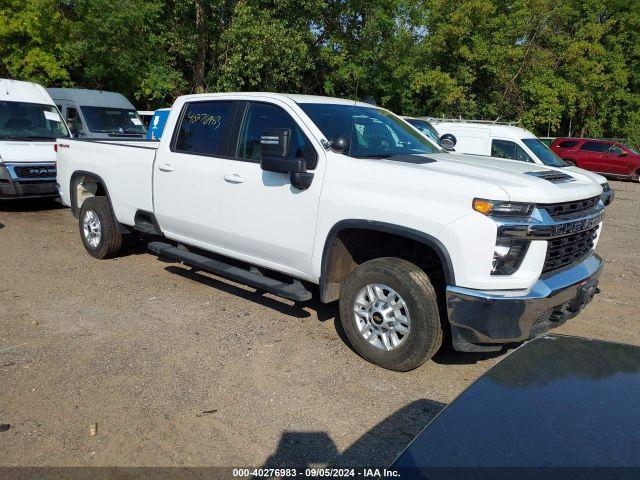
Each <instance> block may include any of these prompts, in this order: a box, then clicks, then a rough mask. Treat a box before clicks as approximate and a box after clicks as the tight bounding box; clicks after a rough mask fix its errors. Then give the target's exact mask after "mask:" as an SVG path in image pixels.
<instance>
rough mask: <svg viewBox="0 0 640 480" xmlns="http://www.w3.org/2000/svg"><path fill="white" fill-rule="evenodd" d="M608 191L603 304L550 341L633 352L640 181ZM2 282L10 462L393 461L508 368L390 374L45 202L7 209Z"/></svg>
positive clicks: (319, 321) (4, 438) (325, 310)
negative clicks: (90, 241) (453, 405)
mask: <svg viewBox="0 0 640 480" xmlns="http://www.w3.org/2000/svg"><path fill="white" fill-rule="evenodd" d="M612 186H613V187H614V189H615V190H616V199H615V202H614V203H613V205H612V206H611V207H610V208H609V210H608V213H607V218H606V220H605V229H604V233H603V235H602V238H601V241H600V244H599V246H598V252H599V253H600V255H601V256H603V257H604V258H605V259H606V269H605V272H604V274H603V277H602V279H601V283H600V287H601V289H602V294H601V295H599V296H597V297H596V299H595V300H594V302H593V303H592V304H591V305H590V306H589V308H588V309H587V310H586V311H585V312H584V313H583V314H582V315H580V316H579V317H577V318H575V319H573V320H571V321H569V322H568V323H567V324H565V325H564V326H562V327H561V328H559V329H557V330H556V332H558V333H564V334H572V335H581V336H586V337H593V338H601V339H607V340H616V341H622V342H626V343H634V344H637V345H640V327H639V324H638V320H639V314H638V312H639V307H640V301H639V300H638V293H637V292H638V289H639V287H640V272H639V269H638V266H639V261H638V251H639V247H640V236H639V235H638V233H640V216H639V215H638V212H637V205H638V204H639V203H640V185H638V184H633V183H630V182H612ZM0 279H2V280H1V283H0V379H1V382H2V385H1V387H0V423H10V424H11V428H10V430H8V431H6V432H2V433H0V465H5V466H8V465H11V466H14V465H15V466H19V465H29V466H45V465H46V466H66V465H77V466H93V465H108V466H114V465H118V466H129V465H138V466H152V465H153V466H197V465H202V466H204V465H218V466H235V467H237V466H242V467H249V466H251V467H259V466H264V465H268V466H305V465H327V464H333V465H368V466H375V465H382V466H384V465H387V464H388V463H390V462H391V461H392V460H393V458H394V457H395V456H396V455H397V454H398V453H399V452H400V450H402V448H403V447H404V446H405V445H406V444H407V443H408V442H409V440H410V439H411V438H412V436H413V435H414V434H416V433H417V432H418V431H419V430H421V429H422V427H423V426H424V425H425V424H426V423H427V422H428V421H429V420H430V419H431V418H433V416H434V415H436V414H437V413H438V411H440V410H441V409H442V408H443V407H444V406H445V405H446V404H447V403H448V402H450V401H451V400H452V399H453V398H455V396H456V395H457V394H459V393H460V392H461V391H462V390H463V389H464V388H465V387H466V386H467V385H469V384H470V383H471V382H472V381H473V380H474V379H476V378H477V377H478V376H479V375H481V374H482V373H484V372H485V371H486V370H487V369H488V368H490V367H491V366H492V365H494V364H495V363H496V362H498V361H499V360H500V358H501V356H502V355H501V354H484V355H481V354H458V353H455V352H452V351H451V350H449V349H445V350H444V351H442V352H440V353H439V354H438V355H437V356H436V358H435V359H434V360H432V361H430V362H428V363H426V364H425V365H424V366H422V367H421V368H418V369H416V370H414V371H412V372H408V373H395V372H390V371H386V370H383V369H381V368H378V367H376V366H373V365H371V364H369V363H367V362H365V361H364V360H362V359H360V358H359V357H358V356H357V355H356V354H355V353H354V352H353V351H352V350H351V349H350V348H349V347H348V346H347V345H346V344H345V342H344V341H343V339H342V338H341V337H340V335H339V334H338V331H337V330H336V324H335V315H336V307H335V306H334V305H328V306H327V305H322V304H320V303H319V302H316V301H311V302H309V303H308V304H304V305H301V306H299V305H293V304H292V303H290V302H286V301H282V300H280V299H278V298H277V297H272V296H270V295H259V294H256V293H254V291H253V290H252V289H248V288H244V287H240V286H237V285H235V284H232V283H230V282H227V281H225V280H222V279H220V278H217V277H214V276H207V275H205V274H193V273H191V272H190V271H189V270H188V269H186V268H185V267H183V266H180V265H179V264H176V263H166V262H163V261H160V260H158V259H157V258H156V257H154V256H153V255H150V254H147V253H146V252H145V250H144V248H133V249H132V251H131V252H130V254H129V255H127V256H124V257H121V258H118V259H114V260H106V261H97V260H94V259H93V258H91V257H90V256H89V255H87V254H86V253H85V252H84V249H83V247H82V244H81V242H80V238H79V235H78V232H77V224H76V221H75V220H74V219H73V217H72V216H71V214H70V212H69V211H68V210H66V209H62V208H59V207H56V206H55V205H54V204H51V203H49V202H45V203H43V202H39V203H35V204H4V205H1V206H0ZM93 424H97V434H96V435H91V427H92V425H93Z"/></svg>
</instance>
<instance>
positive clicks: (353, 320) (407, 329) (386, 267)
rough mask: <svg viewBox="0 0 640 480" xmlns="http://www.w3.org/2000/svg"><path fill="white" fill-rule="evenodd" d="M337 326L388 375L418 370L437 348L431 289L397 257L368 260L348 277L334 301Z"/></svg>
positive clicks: (417, 271) (414, 269)
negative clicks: (338, 316)
mask: <svg viewBox="0 0 640 480" xmlns="http://www.w3.org/2000/svg"><path fill="white" fill-rule="evenodd" d="M340 322H341V325H342V327H343V329H344V331H345V333H346V335H347V337H348V339H349V341H350V342H351V345H352V346H353V348H354V349H355V350H356V352H358V353H359V354H360V355H361V356H362V357H364V358H365V359H366V360H368V361H370V362H372V363H375V364H376V365H379V366H381V367H384V368H388V369H390V370H397V371H407V370H412V369H414V368H416V367H419V366H420V365H422V364H423V363H424V362H425V361H426V360H428V359H430V358H431V357H432V356H433V355H434V354H435V353H436V352H437V351H438V349H439V348H440V345H441V344H442V325H441V320H440V313H439V310H438V300H437V295H436V292H435V290H434V288H433V285H432V284H431V281H430V280H429V277H428V276H427V274H426V273H425V272H424V271H423V270H422V269H420V268H419V267H418V266H416V265H414V264H413V263H411V262H408V261H406V260H403V259H400V258H395V257H387V258H378V259H375V260H370V261H368V262H365V263H363V264H361V265H359V266H358V267H356V269H355V270H353V272H351V274H350V275H349V277H348V278H347V280H346V281H345V283H344V285H343V287H342V294H341V296H340Z"/></svg>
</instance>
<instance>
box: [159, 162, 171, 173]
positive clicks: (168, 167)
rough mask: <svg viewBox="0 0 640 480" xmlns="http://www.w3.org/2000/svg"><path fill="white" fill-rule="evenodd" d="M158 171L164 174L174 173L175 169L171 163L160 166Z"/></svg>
mask: <svg viewBox="0 0 640 480" xmlns="http://www.w3.org/2000/svg"><path fill="white" fill-rule="evenodd" d="M158 170H161V171H163V172H173V167H172V166H171V164H170V163H165V164H164V165H160V166H159V167H158Z"/></svg>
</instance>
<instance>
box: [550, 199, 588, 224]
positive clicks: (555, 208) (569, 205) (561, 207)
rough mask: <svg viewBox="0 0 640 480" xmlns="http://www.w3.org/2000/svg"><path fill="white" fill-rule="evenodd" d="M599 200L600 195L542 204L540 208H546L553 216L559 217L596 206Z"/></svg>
mask: <svg viewBox="0 0 640 480" xmlns="http://www.w3.org/2000/svg"><path fill="white" fill-rule="evenodd" d="M598 200H600V197H593V198H585V199H583V200H575V201H573V202H562V203H550V204H547V205H540V208H544V209H545V210H546V211H547V213H548V214H549V215H551V218H554V219H558V218H565V217H567V216H573V215H575V214H577V213H581V212H585V211H587V210H589V209H591V208H593V207H595V206H596V205H597V203H598Z"/></svg>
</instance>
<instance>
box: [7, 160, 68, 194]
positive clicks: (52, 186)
mask: <svg viewBox="0 0 640 480" xmlns="http://www.w3.org/2000/svg"><path fill="white" fill-rule="evenodd" d="M28 166H29V167H33V168H39V167H43V168H51V167H52V166H53V164H51V163H43V164H29V165H28ZM15 167H16V165H10V164H9V165H2V166H0V199H2V200H6V199H22V198H41V197H57V196H58V189H57V188H56V179H55V176H54V177H22V176H20V175H19V174H18V173H16V168H15Z"/></svg>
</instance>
